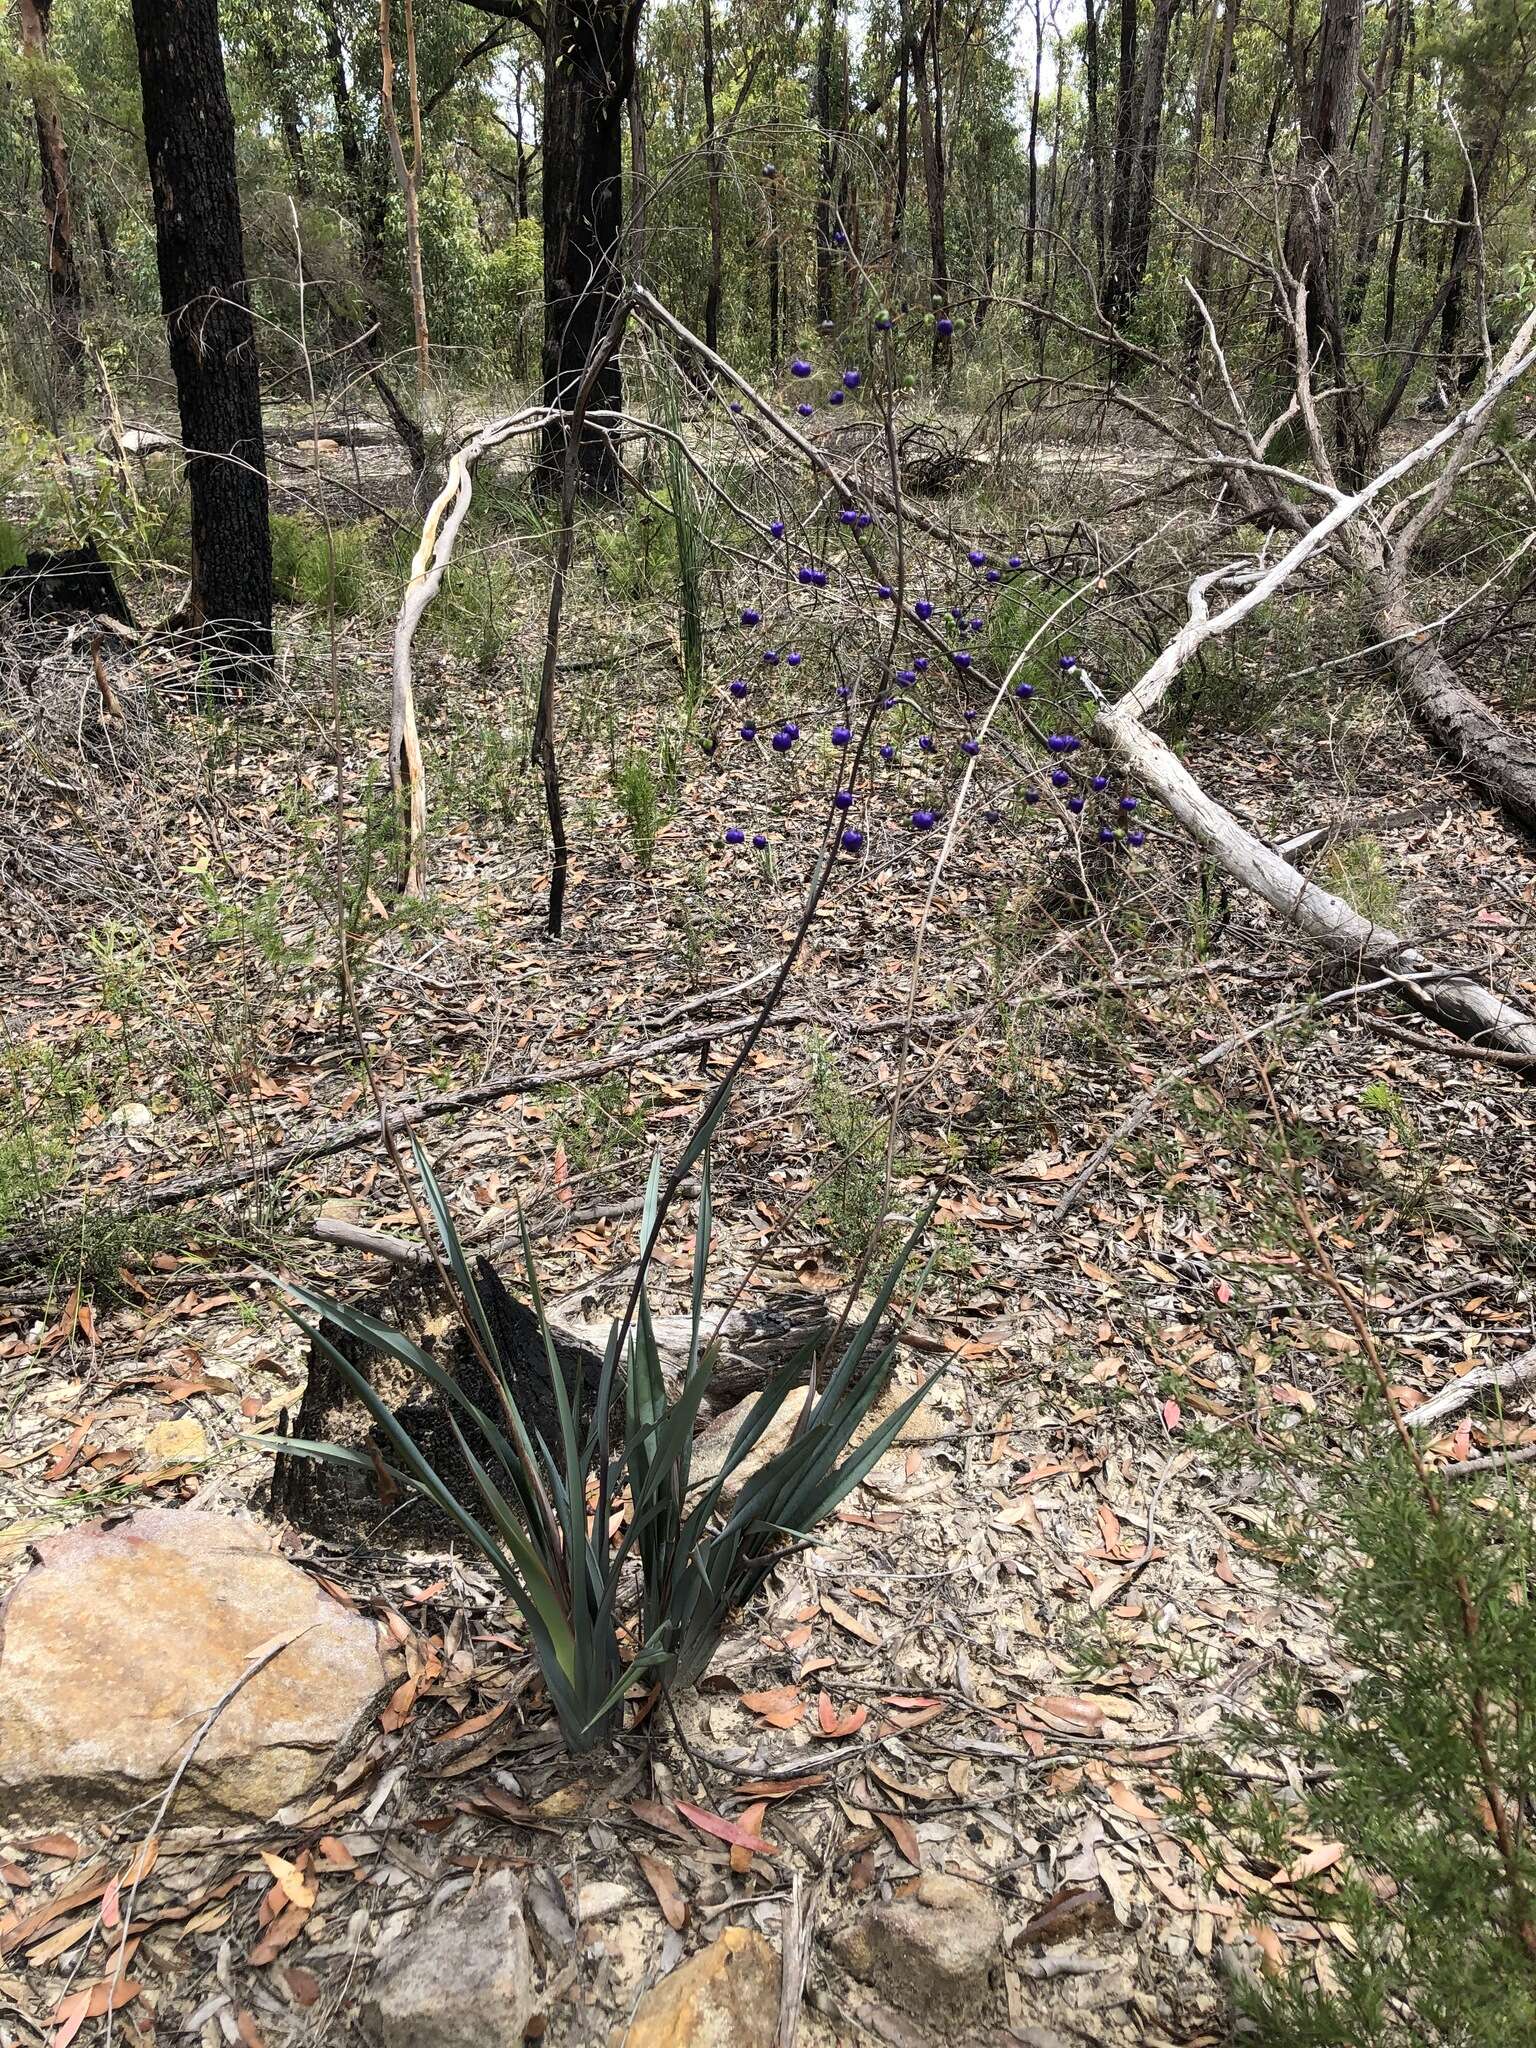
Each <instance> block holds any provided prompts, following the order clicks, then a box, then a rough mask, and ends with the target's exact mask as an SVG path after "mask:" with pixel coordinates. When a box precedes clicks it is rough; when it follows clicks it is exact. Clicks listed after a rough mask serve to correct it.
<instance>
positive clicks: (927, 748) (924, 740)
mask: <svg viewBox="0 0 1536 2048" xmlns="http://www.w3.org/2000/svg"><path fill="white" fill-rule="evenodd" d="M917 744H918V746H919V747H921V749H922V751H923V752H924V753H925V754H931V753H932V752H933V735H932V734H931V733H926V732H925V733H923V734H922V735H921V737H920V738H919V740H918V742H917Z"/></svg>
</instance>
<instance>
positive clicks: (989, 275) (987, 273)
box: [976, 125, 1032, 334]
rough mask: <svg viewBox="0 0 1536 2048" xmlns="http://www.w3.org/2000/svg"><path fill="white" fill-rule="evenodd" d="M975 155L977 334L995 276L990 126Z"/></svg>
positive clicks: (994, 192) (994, 198) (994, 193)
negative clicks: (977, 189) (977, 183)
mask: <svg viewBox="0 0 1536 2048" xmlns="http://www.w3.org/2000/svg"><path fill="white" fill-rule="evenodd" d="M976 155H977V173H978V175H979V177H980V179H981V291H980V292H979V293H978V295H977V299H976V332H977V333H978V334H980V332H981V329H982V323H983V322H984V321H985V319H986V317H987V313H988V311H989V310H990V308H991V305H992V286H993V282H994V280H995V278H996V276H997V181H996V178H995V177H994V175H993V170H992V130H991V127H990V125H989V126H987V127H985V128H983V130H982V131H981V140H980V142H979V143H978V145H977V151H976ZM1031 239H1032V238H1031Z"/></svg>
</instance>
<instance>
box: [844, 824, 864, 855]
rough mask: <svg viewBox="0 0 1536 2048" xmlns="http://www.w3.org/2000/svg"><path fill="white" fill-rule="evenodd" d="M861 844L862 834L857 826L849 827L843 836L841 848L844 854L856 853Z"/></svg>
mask: <svg viewBox="0 0 1536 2048" xmlns="http://www.w3.org/2000/svg"><path fill="white" fill-rule="evenodd" d="M863 844H864V834H863V833H862V832H861V831H860V830H859V828H858V826H857V825H850V826H849V827H848V830H847V831H846V832H845V833H844V834H843V839H842V846H843V851H844V853H857V852H858V850H859V848H860V847H861V846H862V845H863Z"/></svg>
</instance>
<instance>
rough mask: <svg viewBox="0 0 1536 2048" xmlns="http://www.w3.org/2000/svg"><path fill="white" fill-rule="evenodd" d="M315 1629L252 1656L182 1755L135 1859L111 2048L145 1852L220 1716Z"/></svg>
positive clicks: (115, 1977)
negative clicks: (302, 1638)
mask: <svg viewBox="0 0 1536 2048" xmlns="http://www.w3.org/2000/svg"><path fill="white" fill-rule="evenodd" d="M315 1625H316V1624H315V1623H314V1622H310V1623H309V1624H308V1626H307V1627H305V1628H299V1629H295V1630H294V1632H293V1634H292V1635H291V1636H278V1637H277V1638H276V1639H275V1640H274V1641H272V1642H270V1643H267V1644H266V1645H264V1647H263V1648H261V1649H259V1650H257V1651H256V1652H255V1654H254V1655H253V1656H252V1658H251V1660H250V1662H249V1663H248V1664H247V1665H246V1667H245V1669H244V1670H243V1671H242V1672H241V1673H240V1675H239V1677H238V1678H236V1679H234V1680H232V1681H231V1683H230V1684H229V1685H227V1686H226V1687H225V1688H224V1690H223V1692H221V1693H220V1694H219V1697H218V1698H217V1699H216V1700H215V1701H214V1703H213V1705H212V1706H211V1707H210V1708H209V1709H208V1711H207V1713H206V1714H205V1715H204V1716H203V1718H202V1721H201V1722H200V1723H199V1725H198V1727H197V1730H196V1732H195V1733H194V1734H193V1737H192V1740H191V1741H190V1742H189V1743H188V1744H187V1746H186V1748H185V1749H184V1750H183V1751H182V1754H181V1761H180V1762H179V1763H178V1764H177V1766H176V1768H175V1770H174V1771H173V1772H172V1774H171V1782H170V1783H169V1785H167V1786H166V1788H165V1796H164V1798H163V1799H162V1800H161V1801H160V1804H159V1806H158V1807H157V1808H156V1809H155V1817H154V1819H153V1820H152V1821H151V1822H150V1824H149V1833H148V1834H147V1835H146V1836H145V1837H144V1840H143V1841H142V1842H141V1843H140V1845H139V1853H138V1855H137V1856H136V1857H135V1858H134V1862H135V1864H136V1865H137V1866H139V1867H137V1868H136V1869H135V1871H134V1876H133V1884H132V1886H131V1888H130V1890H129V1893H128V1903H127V1905H126V1906H125V1907H124V1908H123V1938H122V1940H121V1941H120V1942H119V1943H118V1949H117V1961H116V1964H115V1965H114V1967H113V1971H112V1988H111V1990H110V1991H109V1992H108V1993H107V2036H106V2039H107V2048H112V2011H113V2008H112V2001H113V1999H114V1998H115V1997H116V1996H117V1987H118V1985H119V1984H120V1983H121V1982H122V1978H123V1969H124V1966H125V1964H126V1962H127V1957H128V1936H129V1933H130V1931H131V1929H132V1927H133V1909H134V1906H135V1905H136V1904H137V1903H138V1897H139V1886H140V1884H141V1883H142V1882H143V1880H144V1875H145V1871H144V1868H143V1863H144V1852H145V1851H146V1850H147V1849H148V1847H149V1845H150V1843H151V1842H152V1841H153V1840H154V1839H155V1837H156V1835H158V1834H159V1832H160V1830H161V1828H162V1827H163V1826H164V1824H165V1816H166V1815H167V1814H168V1813H169V1812H170V1810H171V1801H172V1800H173V1799H174V1798H175V1797H176V1794H177V1792H178V1790H179V1789H180V1786H181V1781H182V1779H183V1778H184V1777H185V1776H186V1774H187V1770H188V1767H189V1766H190V1764H191V1762H192V1759H193V1757H195V1756H196V1755H197V1752H198V1750H199V1749H200V1748H201V1747H202V1743H203V1738H204V1737H205V1736H206V1735H207V1734H208V1732H209V1730H210V1729H211V1728H212V1727H213V1724H214V1722H215V1721H217V1720H218V1718H219V1716H220V1714H222V1713H223V1711H224V1709H225V1708H226V1707H227V1706H228V1705H229V1703H230V1701H231V1700H232V1699H233V1698H234V1697H235V1694H236V1693H237V1692H239V1691H240V1690H241V1688H242V1687H244V1686H247V1685H249V1684H250V1682H251V1680H252V1679H253V1678H254V1677H255V1676H256V1674H257V1673H258V1672H259V1671H265V1670H266V1668H267V1666H268V1665H269V1664H270V1663H271V1662H272V1660H273V1658H274V1657H280V1656H281V1655H282V1653H283V1651H284V1650H286V1649H287V1648H288V1646H289V1644H290V1643H296V1642H297V1641H298V1640H299V1637H300V1636H307V1635H308V1634H309V1631H310V1629H312V1628H314V1627H315Z"/></svg>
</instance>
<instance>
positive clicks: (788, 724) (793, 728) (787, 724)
mask: <svg viewBox="0 0 1536 2048" xmlns="http://www.w3.org/2000/svg"><path fill="white" fill-rule="evenodd" d="M779 731H780V732H785V733H788V734H789V737H790V738H791V739H792V740H797V739H799V737H800V728H799V726H798V725H796V723H795V721H794V720H793V719H792V718H786V719H785V721H784V723H783V724H782V725H781V726H780V727H779Z"/></svg>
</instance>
